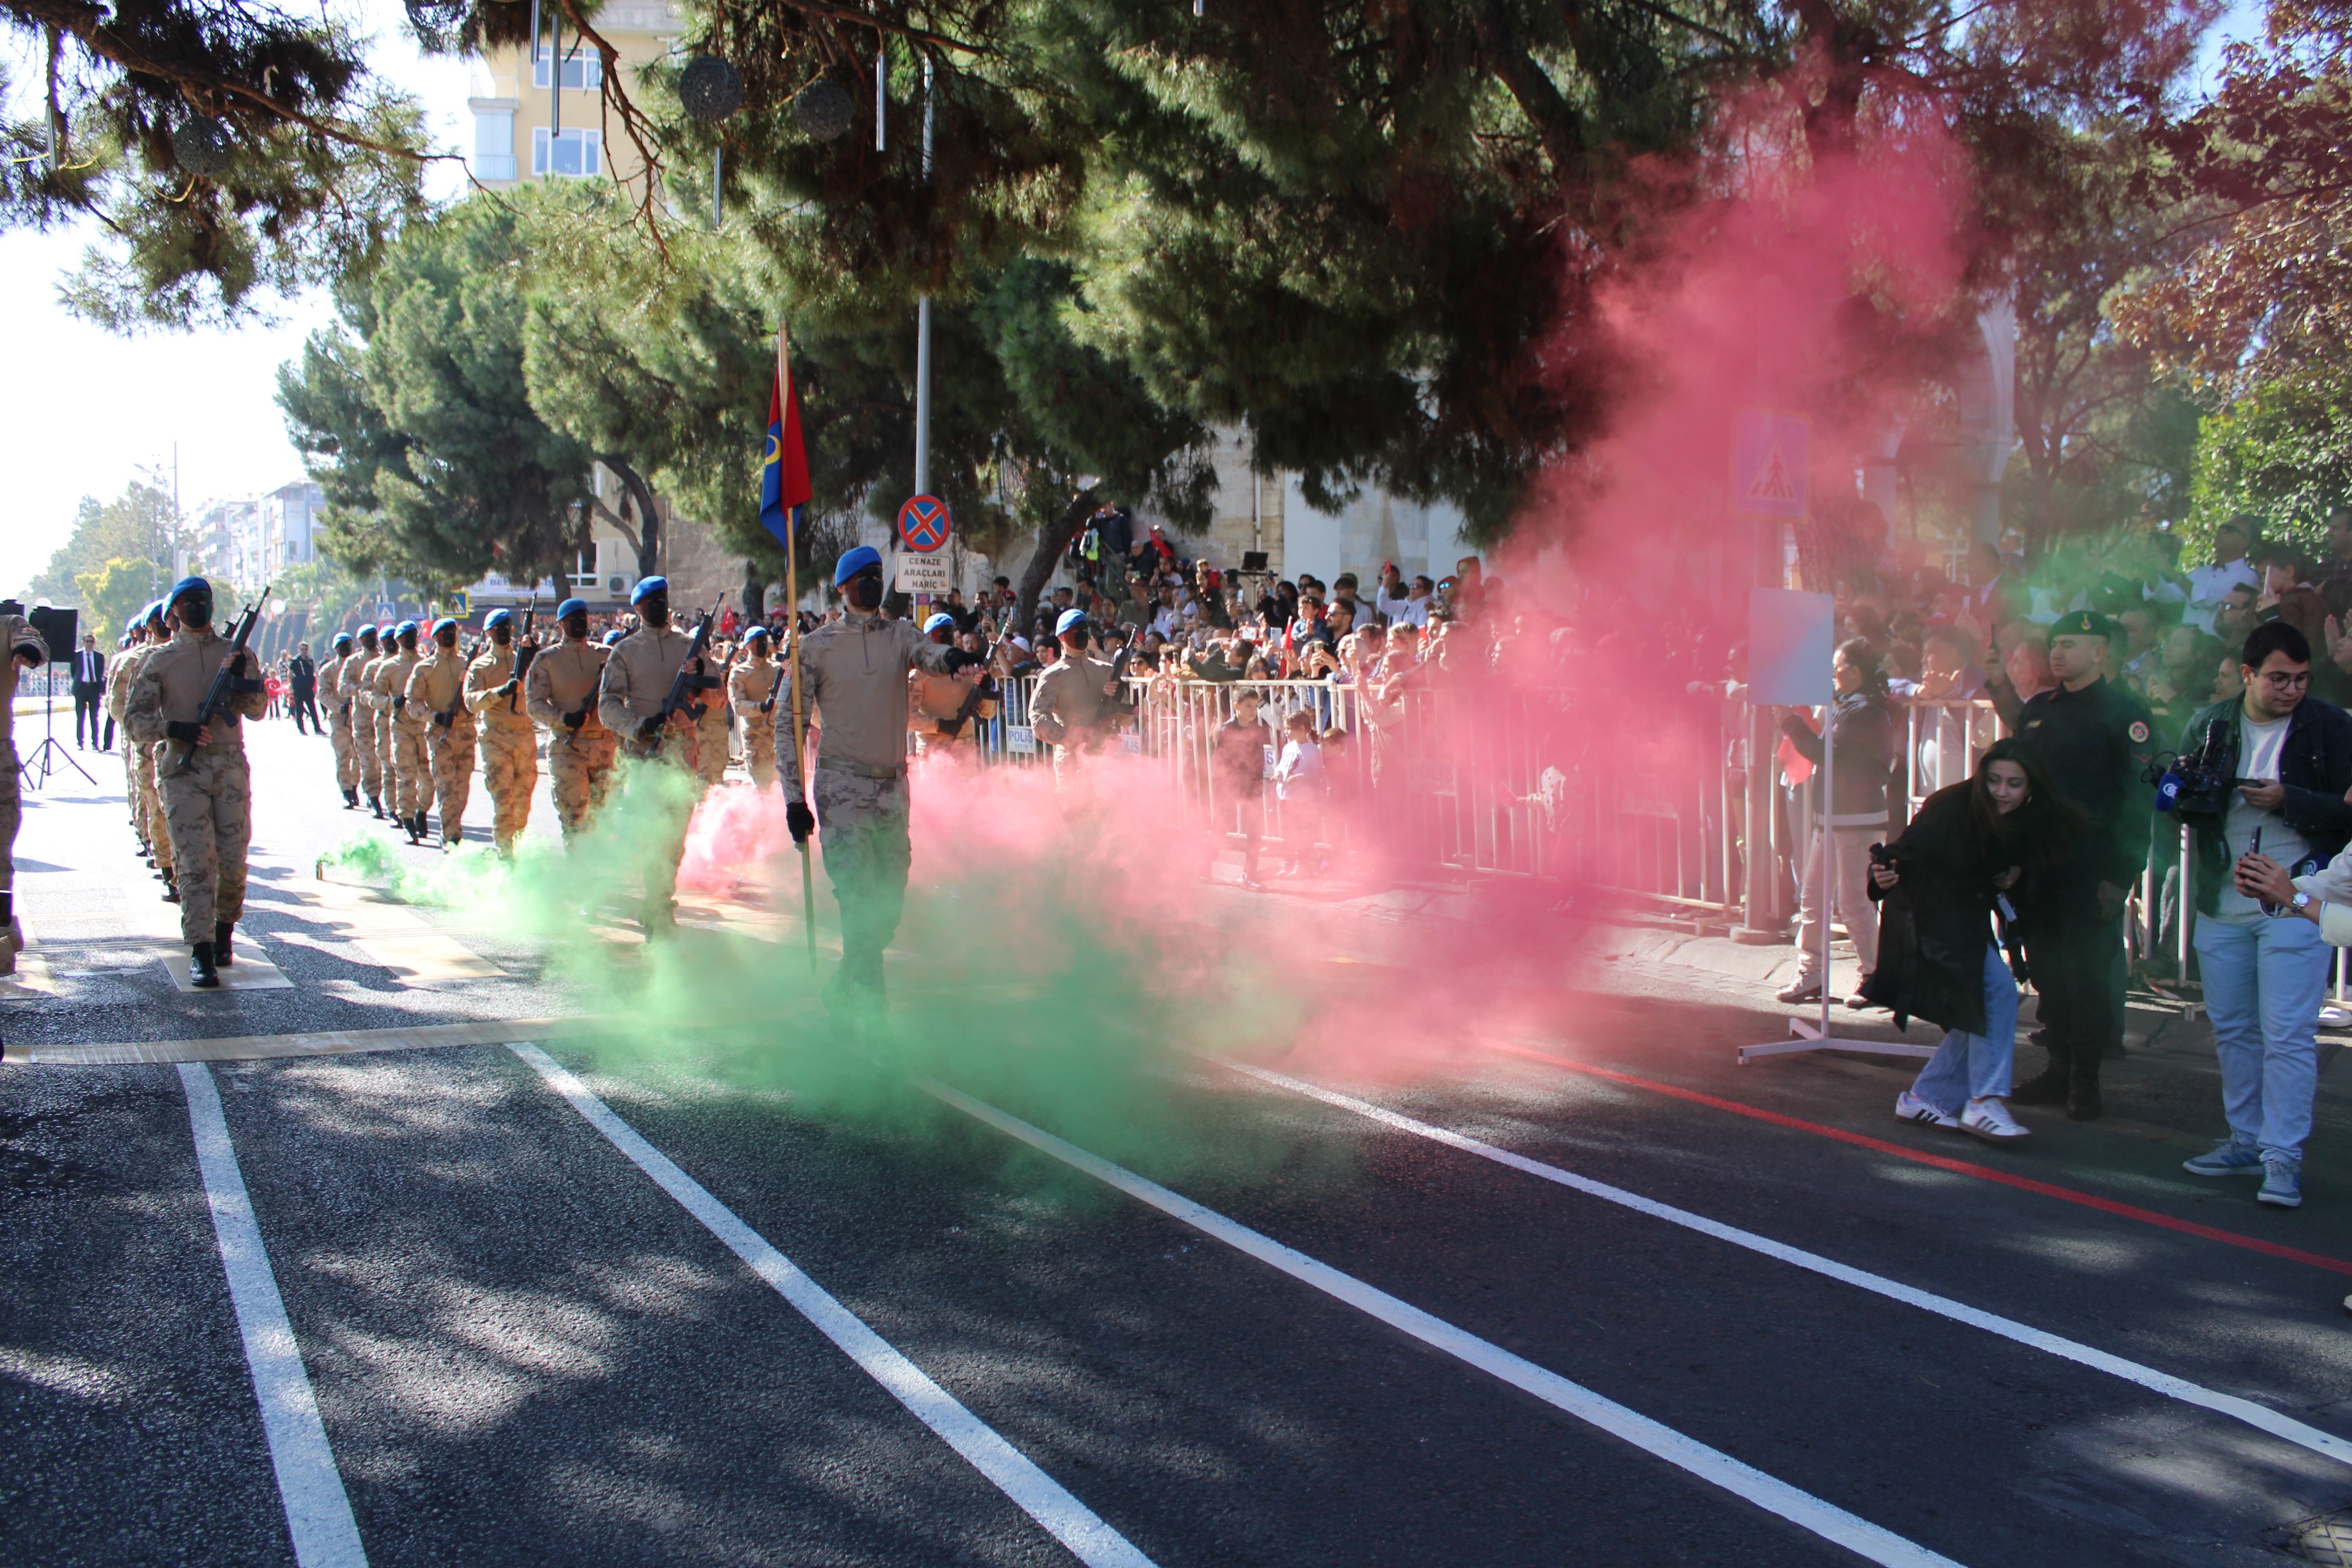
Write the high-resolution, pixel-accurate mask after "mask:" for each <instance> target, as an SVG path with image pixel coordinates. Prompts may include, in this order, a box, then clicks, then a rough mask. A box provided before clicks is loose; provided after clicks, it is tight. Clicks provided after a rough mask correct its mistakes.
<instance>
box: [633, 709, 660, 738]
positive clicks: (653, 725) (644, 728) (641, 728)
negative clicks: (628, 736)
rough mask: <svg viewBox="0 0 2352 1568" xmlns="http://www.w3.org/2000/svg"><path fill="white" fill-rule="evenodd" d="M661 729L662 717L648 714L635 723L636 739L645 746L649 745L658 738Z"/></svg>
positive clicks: (656, 714)
mask: <svg viewBox="0 0 2352 1568" xmlns="http://www.w3.org/2000/svg"><path fill="white" fill-rule="evenodd" d="M661 728H662V716H661V715H660V714H658V713H655V714H650V715H648V716H647V717H646V718H643V719H640V720H638V721H637V739H638V740H640V741H643V742H646V744H647V745H651V744H652V743H653V742H655V741H656V740H657V739H659V738H660V735H661Z"/></svg>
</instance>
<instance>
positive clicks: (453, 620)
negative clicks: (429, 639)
mask: <svg viewBox="0 0 2352 1568" xmlns="http://www.w3.org/2000/svg"><path fill="white" fill-rule="evenodd" d="M443 626H447V627H448V628H449V629H450V630H451V631H453V632H454V631H456V630H457V617H456V616H442V617H441V618H440V619H439V620H437V621H436V622H434V623H433V635H434V636H435V637H439V636H440V635H441V628H442V627H443Z"/></svg>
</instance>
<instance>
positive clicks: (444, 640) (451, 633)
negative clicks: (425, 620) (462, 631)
mask: <svg viewBox="0 0 2352 1568" xmlns="http://www.w3.org/2000/svg"><path fill="white" fill-rule="evenodd" d="M433 640H434V641H435V642H437V643H439V644H440V645H441V646H442V647H457V627H455V626H451V627H450V628H449V629H448V630H447V631H446V632H435V633H434V634H433Z"/></svg>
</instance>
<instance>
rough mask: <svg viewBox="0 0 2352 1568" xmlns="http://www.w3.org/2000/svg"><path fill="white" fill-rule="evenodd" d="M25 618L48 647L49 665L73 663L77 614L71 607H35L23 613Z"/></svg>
mask: <svg viewBox="0 0 2352 1568" xmlns="http://www.w3.org/2000/svg"><path fill="white" fill-rule="evenodd" d="M25 618H26V620H28V621H30V622H32V623H33V629H34V630H35V631H37V632H38V633H40V634H41V640H42V641H43V642H45V643H47V644H48V645H49V662H50V663H51V664H70V663H72V662H73V656H74V645H75V641H76V638H75V622H76V620H77V619H78V618H79V612H77V611H75V610H74V609H73V608H72V607H71V606H67V607H64V608H59V607H58V606H57V605H34V606H33V607H32V608H31V609H29V610H27V611H26V612H25Z"/></svg>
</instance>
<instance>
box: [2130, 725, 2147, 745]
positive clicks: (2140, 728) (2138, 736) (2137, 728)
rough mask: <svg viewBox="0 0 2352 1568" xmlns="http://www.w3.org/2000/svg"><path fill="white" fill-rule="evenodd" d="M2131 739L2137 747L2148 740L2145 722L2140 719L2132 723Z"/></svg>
mask: <svg viewBox="0 0 2352 1568" xmlns="http://www.w3.org/2000/svg"><path fill="white" fill-rule="evenodd" d="M2131 738H2132V742H2133V744H2135V745H2137V744H2138V743H2139V742H2142V741H2145V740H2147V723H2146V722H2145V721H2141V720H2138V719H2135V720H2133V721H2132V725H2131Z"/></svg>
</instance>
